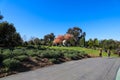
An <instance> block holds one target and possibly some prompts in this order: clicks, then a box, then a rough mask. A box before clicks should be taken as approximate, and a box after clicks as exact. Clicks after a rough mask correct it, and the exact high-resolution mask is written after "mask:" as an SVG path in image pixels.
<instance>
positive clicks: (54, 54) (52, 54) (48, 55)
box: [41, 50, 64, 59]
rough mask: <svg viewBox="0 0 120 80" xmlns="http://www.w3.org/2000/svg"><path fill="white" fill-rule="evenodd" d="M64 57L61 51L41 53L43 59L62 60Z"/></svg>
mask: <svg viewBox="0 0 120 80" xmlns="http://www.w3.org/2000/svg"><path fill="white" fill-rule="evenodd" d="M63 56H64V55H63V54H62V53H60V52H59V51H50V50H48V51H44V52H42V53H41V57H43V58H55V59H57V58H61V57H63Z"/></svg>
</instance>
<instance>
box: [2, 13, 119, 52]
mask: <svg viewBox="0 0 120 80" xmlns="http://www.w3.org/2000/svg"><path fill="white" fill-rule="evenodd" d="M2 19H3V16H2V15H0V47H8V48H9V47H16V46H30V45H38V46H41V45H45V46H53V45H56V46H80V47H86V48H93V49H96V48H102V49H111V50H115V49H119V48H120V41H116V40H113V39H109V40H107V39H104V40H98V39H97V38H95V39H89V40H87V41H86V39H85V36H86V32H83V31H82V29H81V28H79V27H73V28H69V29H68V30H67V31H66V33H65V34H62V35H59V36H55V34H54V33H50V34H47V35H44V38H43V39H39V38H31V39H30V40H29V41H24V40H23V39H22V37H21V35H20V34H19V33H18V32H17V31H16V28H15V26H14V25H13V24H11V23H9V22H7V21H2ZM63 41H64V45H63Z"/></svg>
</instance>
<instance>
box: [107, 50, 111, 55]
mask: <svg viewBox="0 0 120 80" xmlns="http://www.w3.org/2000/svg"><path fill="white" fill-rule="evenodd" d="M107 53H108V57H110V55H111V51H110V49H108V51H107Z"/></svg>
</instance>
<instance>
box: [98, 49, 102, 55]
mask: <svg viewBox="0 0 120 80" xmlns="http://www.w3.org/2000/svg"><path fill="white" fill-rule="evenodd" d="M99 56H100V57H102V49H100V52H99Z"/></svg>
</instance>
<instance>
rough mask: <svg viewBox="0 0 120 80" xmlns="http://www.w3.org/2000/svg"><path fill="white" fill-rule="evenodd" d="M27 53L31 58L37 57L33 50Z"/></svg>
mask: <svg viewBox="0 0 120 80" xmlns="http://www.w3.org/2000/svg"><path fill="white" fill-rule="evenodd" d="M26 53H27V55H28V56H31V57H34V56H36V52H34V51H33V50H27V52H26Z"/></svg>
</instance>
